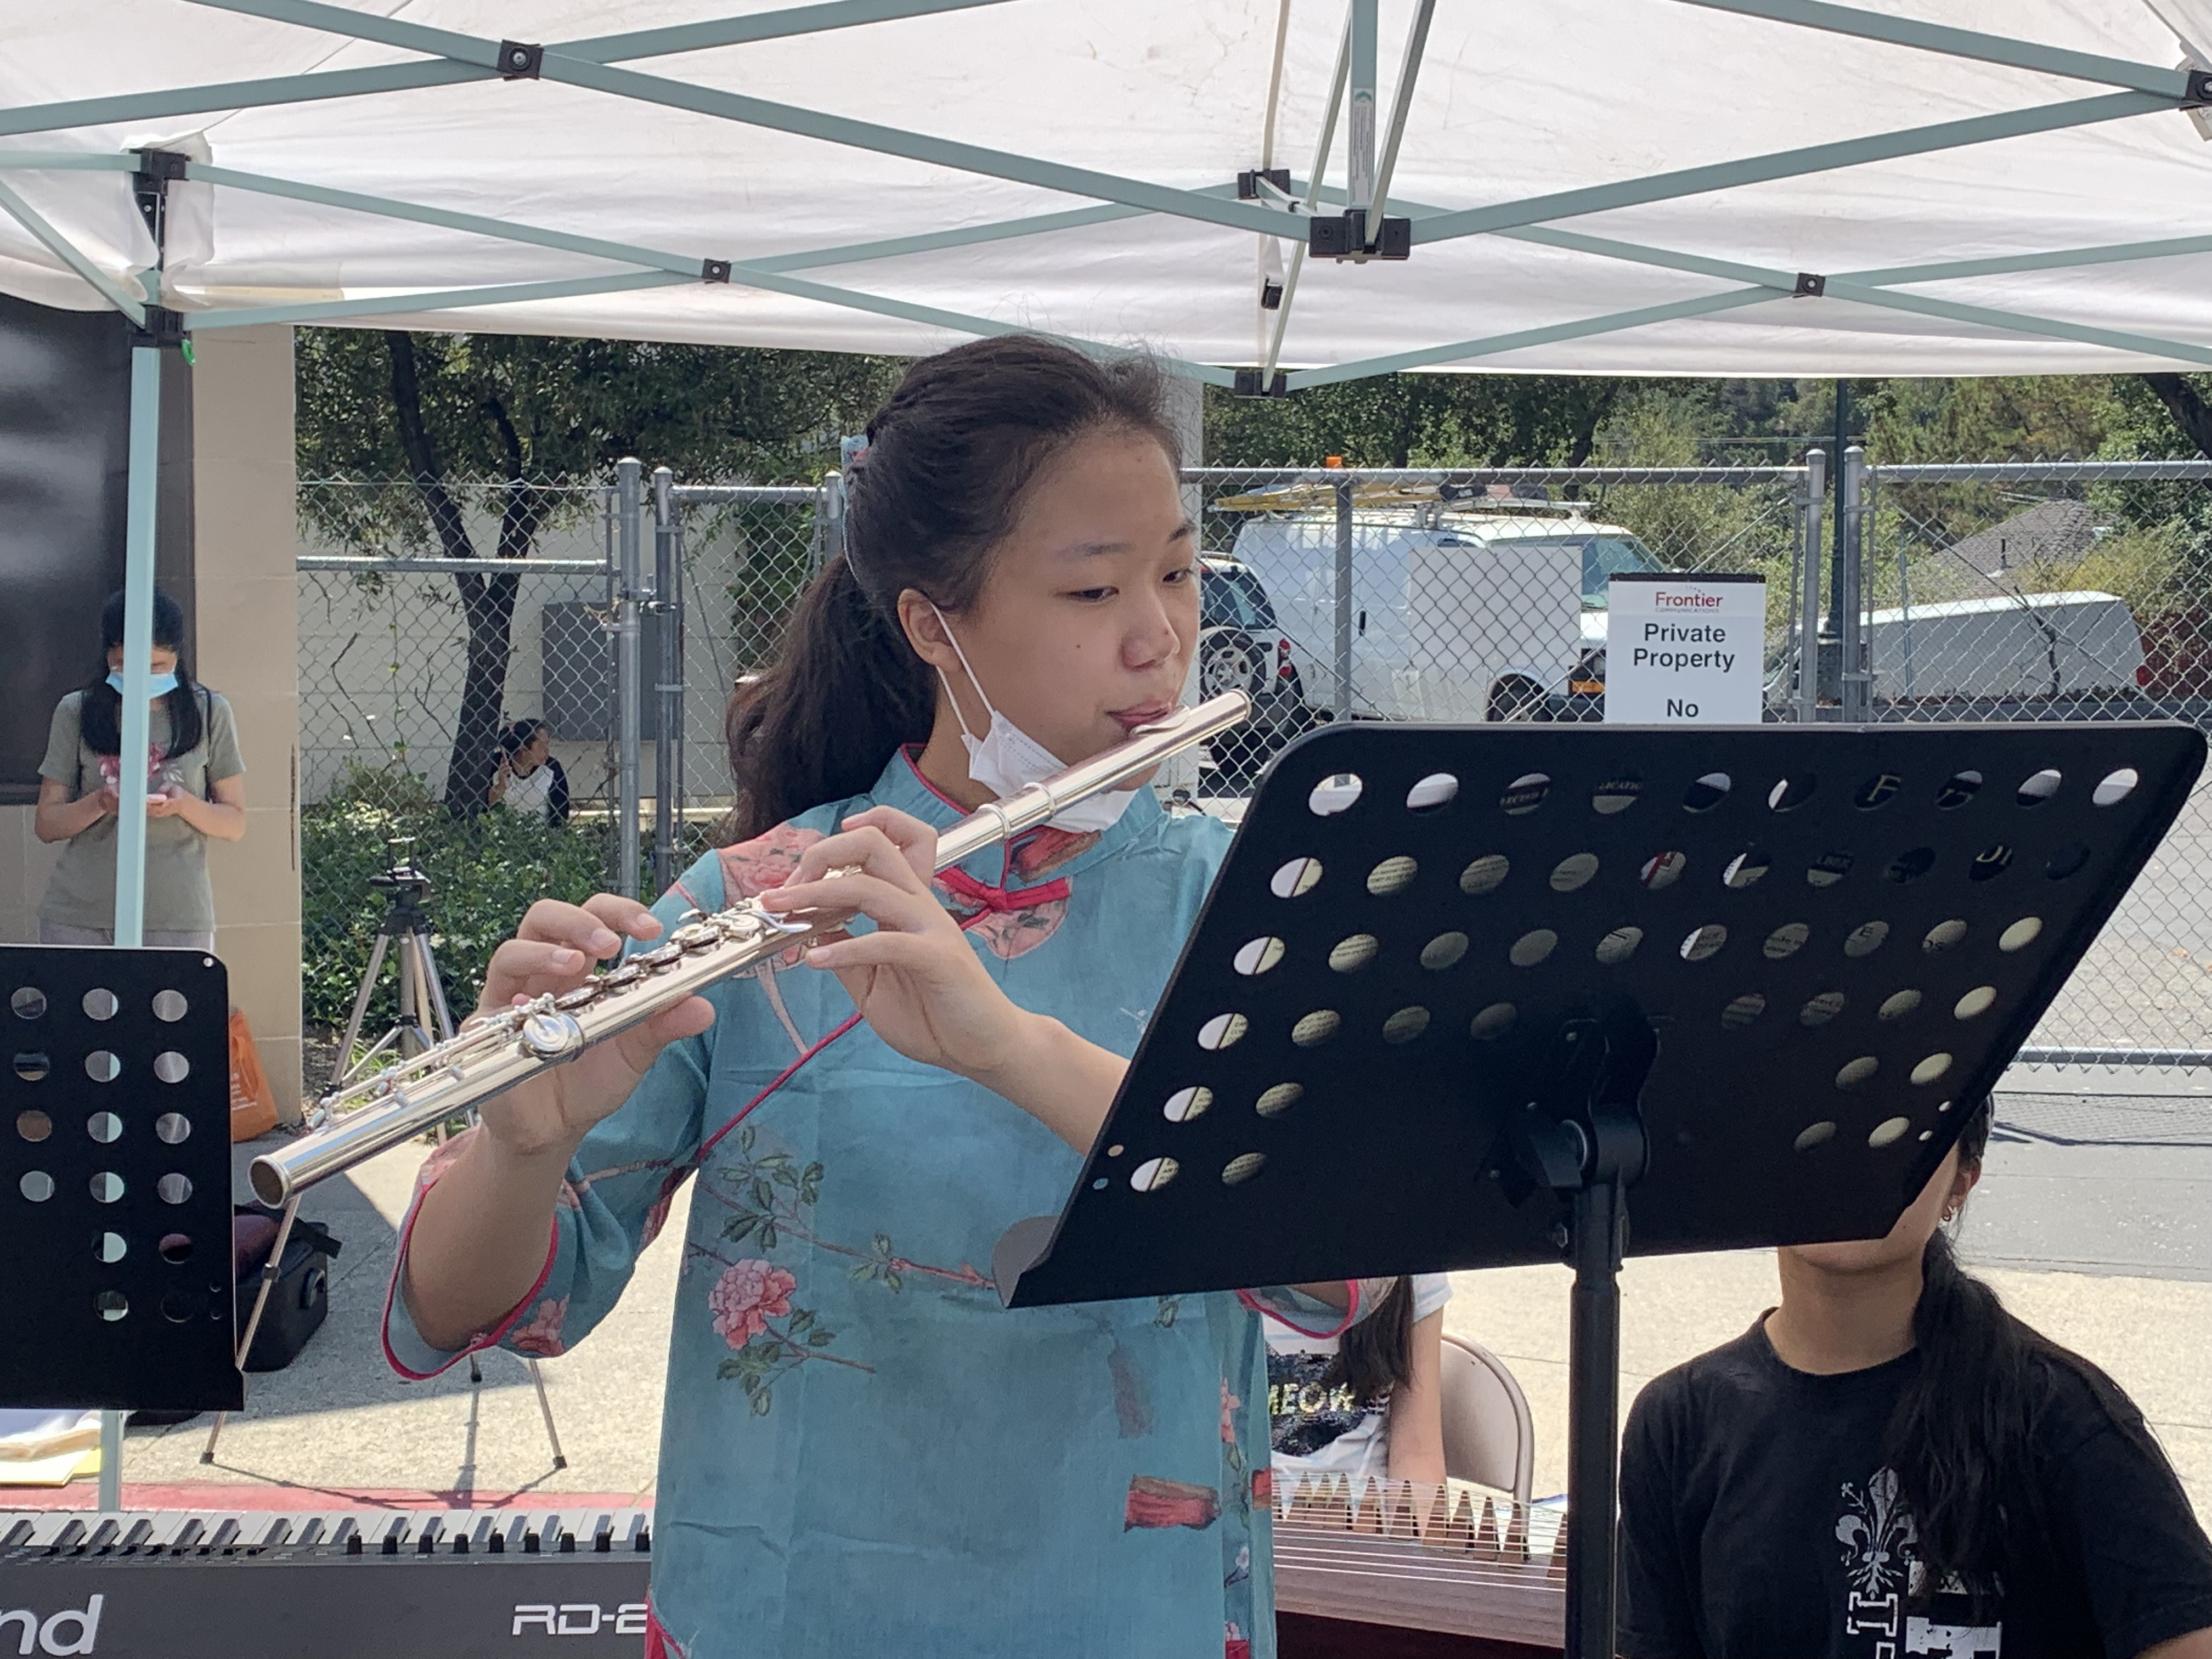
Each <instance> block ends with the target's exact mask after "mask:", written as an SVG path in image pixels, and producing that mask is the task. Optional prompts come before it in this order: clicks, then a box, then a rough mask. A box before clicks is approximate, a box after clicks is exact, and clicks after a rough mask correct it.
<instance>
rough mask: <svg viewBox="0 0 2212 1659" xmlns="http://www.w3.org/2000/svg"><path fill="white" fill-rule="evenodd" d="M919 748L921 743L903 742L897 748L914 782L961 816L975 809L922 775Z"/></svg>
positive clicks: (920, 748)
mask: <svg viewBox="0 0 2212 1659" xmlns="http://www.w3.org/2000/svg"><path fill="white" fill-rule="evenodd" d="M921 750H922V745H921V744H918V743H909V744H904V745H903V746H902V747H901V749H900V750H899V758H900V759H901V760H902V761H904V762H905V763H906V768H907V770H908V771H909V772H911V773H913V774H914V781H915V782H916V783H918V784H920V785H921V787H923V788H925V789H927V790H928V791H929V793H931V794H933V795H934V796H936V797H937V799H939V800H941V801H943V802H944V803H945V805H947V806H949V807H951V809H952V810H953V811H956V812H957V813H959V814H960V816H961V817H963V818H964V817H967V816H968V814H969V812H970V811H974V810H975V809H974V808H972V807H967V806H963V805H961V804H960V803H959V802H958V801H957V800H955V799H952V797H951V796H950V795H948V794H946V793H945V792H944V791H943V790H942V789H939V787H937V786H936V785H935V784H933V783H932V782H931V781H929V780H928V779H927V777H925V776H923V775H922V770H921Z"/></svg>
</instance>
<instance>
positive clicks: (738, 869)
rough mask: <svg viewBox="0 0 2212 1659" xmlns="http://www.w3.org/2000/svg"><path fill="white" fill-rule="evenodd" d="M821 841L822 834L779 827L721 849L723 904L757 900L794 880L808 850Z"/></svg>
mask: <svg viewBox="0 0 2212 1659" xmlns="http://www.w3.org/2000/svg"><path fill="white" fill-rule="evenodd" d="M821 839H822V832H821V831H820V830H819V829H795V828H793V826H792V825H790V824H788V823H780V824H778V825H777V826H776V827H775V829H771V830H769V832H768V833H767V834H766V835H764V836H754V837H753V838H752V839H751V840H750V841H743V842H738V844H737V845H736V846H735V847H725V848H723V849H722V855H721V856H722V902H723V903H725V904H735V903H736V902H738V900H739V899H749V898H758V897H759V896H761V895H762V894H763V893H765V892H768V891H769V890H771V889H773V888H777V887H781V886H782V885H783V884H784V883H785V882H787V881H788V880H790V879H791V872H793V871H794V870H796V869H797V868H799V860H800V858H802V857H803V856H805V852H806V849H807V848H810V847H811V846H813V845H814V843H815V842H817V841H820V840H821Z"/></svg>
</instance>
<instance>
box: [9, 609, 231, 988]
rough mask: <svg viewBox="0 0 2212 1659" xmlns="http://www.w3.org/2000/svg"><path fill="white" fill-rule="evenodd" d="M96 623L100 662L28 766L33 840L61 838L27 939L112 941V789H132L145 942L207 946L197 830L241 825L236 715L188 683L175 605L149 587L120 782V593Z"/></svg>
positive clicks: (210, 921)
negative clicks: (141, 799)
mask: <svg viewBox="0 0 2212 1659" xmlns="http://www.w3.org/2000/svg"><path fill="white" fill-rule="evenodd" d="M184 635H185V619H184V613H183V612H182V611H179V610H178V608H177V602H176V601H175V600H174V599H171V598H170V597H169V596H168V595H167V594H166V593H162V592H155V595H154V653H153V660H152V662H151V664H150V668H151V671H152V674H153V678H152V679H151V681H150V682H149V686H150V688H151V690H152V693H153V699H154V704H153V708H151V709H150V710H149V714H150V715H151V723H150V726H149V730H148V734H147V754H146V770H145V773H144V781H143V785H142V784H141V783H140V781H139V780H138V779H137V778H136V777H131V778H129V779H128V780H127V781H126V778H125V771H124V768H123V764H122V761H121V750H122V747H123V739H122V726H123V595H122V594H120V593H115V594H112V595H111V596H110V597H109V599H108V601H107V604H106V605H105V606H104V607H103V608H102V609H101V611H100V641H101V643H102V645H104V646H105V647H106V653H107V665H106V670H105V671H103V672H102V673H101V674H100V675H99V676H97V677H96V678H94V679H93V680H92V681H91V682H90V683H89V684H86V685H84V686H83V687H82V688H80V689H79V690H75V691H72V692H70V694H69V695H68V696H65V697H64V698H63V699H62V700H61V702H60V703H59V704H58V705H57V706H56V708H55V709H54V720H53V725H52V728H51V729H50V730H49V732H48V734H47V738H46V759H45V760H43V761H41V762H40V763H39V778H40V783H39V808H38V813H37V816H36V817H35V818H34V819H33V823H32V828H33V832H34V833H35V834H36V835H37V836H38V837H39V839H40V841H43V842H57V841H58V842H68V843H69V844H68V845H67V846H66V847H64V848H62V854H61V859H60V860H59V862H58V863H57V864H56V865H55V866H54V872H53V874H52V877H51V878H48V880H47V882H46V896H45V897H44V898H42V899H41V900H40V903H39V942H40V944H41V945H112V944H113V943H114V942H115V844H116V811H117V809H118V805H119V803H120V801H121V799H122V795H121V792H122V791H123V790H125V789H133V790H135V789H138V788H141V787H143V789H144V791H145V796H146V818H147V823H146V926H145V942H146V943H147V944H148V945H173V946H181V947H185V948H188V949H195V950H201V951H212V950H214V949H215V891H214V889H213V888H212V887H211V886H210V884H209V882H208V872H207V841H208V837H209V836H217V837H219V838H221V839H222V840H224V841H236V840H238V839H239V837H240V836H243V835H244V834H245V833H246V763H245V762H243V761H242V760H240V758H239V753H238V726H237V723H236V722H235V721H234V720H233V719H232V717H231V712H230V705H229V704H228V702H224V701H223V698H222V694H221V693H219V692H216V691H210V690H208V689H207V687H205V686H204V685H196V684H193V682H192V678H191V674H190V673H188V672H187V671H185V665H184V661H183V659H182V658H181V657H180V656H179V649H180V648H181V647H182V645H183V643H184ZM132 770H133V771H135V770H136V769H135V768H133V769H132Z"/></svg>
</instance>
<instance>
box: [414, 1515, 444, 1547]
mask: <svg viewBox="0 0 2212 1659" xmlns="http://www.w3.org/2000/svg"><path fill="white" fill-rule="evenodd" d="M445 1529H446V1522H445V1518H444V1517H443V1516H436V1515H433V1516H425V1517H424V1519H423V1521H422V1524H421V1525H420V1526H418V1527H417V1528H416V1529H415V1553H416V1554H417V1555H435V1554H436V1553H437V1552H438V1534H440V1533H441V1532H443V1531H444V1530H445Z"/></svg>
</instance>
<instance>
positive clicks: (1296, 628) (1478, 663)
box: [1235, 500, 1659, 721]
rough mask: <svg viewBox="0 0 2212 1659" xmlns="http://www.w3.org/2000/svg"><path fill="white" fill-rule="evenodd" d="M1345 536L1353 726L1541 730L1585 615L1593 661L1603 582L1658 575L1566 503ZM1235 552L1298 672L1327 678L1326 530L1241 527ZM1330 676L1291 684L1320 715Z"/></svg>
mask: <svg viewBox="0 0 2212 1659" xmlns="http://www.w3.org/2000/svg"><path fill="white" fill-rule="evenodd" d="M1352 535H1353V538H1354V540H1353V547H1352V665H1351V666H1352V674H1351V680H1352V684H1351V692H1352V697H1351V702H1352V714H1353V715H1354V716H1355V717H1357V718H1361V719H1370V720H1462V721H1464V720H1542V719H1546V718H1549V717H1551V716H1553V714H1556V713H1558V712H1559V710H1560V708H1562V706H1563V703H1564V701H1565V699H1567V698H1568V697H1569V696H1571V695H1573V694H1574V692H1575V691H1576V690H1577V685H1578V684H1579V683H1581V682H1583V680H1584V679H1585V676H1584V673H1583V670H1584V668H1585V667H1586V666H1587V665H1588V659H1589V654H1590V652H1589V636H1590V630H1589V626H1588V618H1589V612H1590V611H1591V610H1592V609H1593V608H1595V611H1596V617H1595V623H1596V627H1595V641H1596V647H1597V649H1598V652H1599V653H1600V654H1601V655H1602V652H1603V647H1604V640H1605V627H1604V613H1603V610H1602V607H1603V605H1604V604H1605V594H1606V583H1607V580H1610V578H1611V577H1612V575H1613V574H1614V572H1616V571H1619V570H1652V569H1657V568H1659V565H1658V562H1657V561H1656V559H1654V558H1653V557H1652V556H1651V554H1650V550H1648V549H1647V548H1645V547H1644V544H1643V543H1641V542H1640V541H1638V539H1637V538H1635V537H1634V536H1633V535H1632V534H1631V533H1630V532H1628V531H1626V530H1624V529H1622V528H1620V526H1615V525H1607V524H1601V523H1599V522H1596V521H1595V520H1591V519H1589V518H1588V517H1586V516H1585V515H1584V513H1583V510H1582V509H1581V507H1578V506H1576V505H1575V504H1572V503H1557V504H1554V503H1550V502H1541V501H1510V500H1507V501H1498V500H1485V501H1480V503H1479V504H1476V505H1473V506H1470V507H1461V508H1456V509H1451V510H1445V509H1441V508H1432V509H1427V510H1416V511H1412V512H1406V513H1388V514H1376V513H1364V514H1362V515H1361V517H1360V518H1359V519H1358V520H1357V521H1356V522H1355V524H1354V526H1353V530H1352ZM1235 551H1236V555H1237V558H1238V560H1239V561H1240V562H1242V563H1243V564H1244V565H1246V566H1248V567H1249V568H1250V569H1251V570H1252V571H1253V573H1254V574H1255V576H1257V578H1258V579H1259V580H1260V581H1261V583H1263V584H1264V585H1265V586H1266V589H1267V592H1269V593H1270V594H1271V595H1273V599H1274V603H1275V614H1276V615H1277V616H1278V617H1280V618H1281V619H1282V621H1283V623H1284V632H1285V635H1287V636H1288V637H1289V639H1290V641H1291V650H1292V653H1293V655H1294V658H1296V659H1301V664H1300V665H1301V666H1302V667H1304V668H1305V669H1307V670H1311V669H1313V668H1315V667H1323V668H1327V667H1331V666H1333V665H1334V661H1335V650H1336V640H1335V628H1336V526H1335V522H1334V518H1333V517H1324V516H1321V515H1310V516H1308V515H1302V516H1297V517H1271V518H1264V519H1255V520H1253V521H1252V522H1250V523H1248V524H1245V525H1243V526H1241V527H1240V528H1239V530H1238V532H1237V541H1236V544H1235ZM1600 672H1601V671H1600ZM1298 678H1299V679H1300V681H1301V683H1302V684H1307V685H1310V686H1314V687H1316V688H1317V689H1319V690H1321V692H1322V696H1321V697H1320V698H1319V700H1320V701H1322V702H1327V701H1328V698H1327V695H1326V691H1327V688H1328V687H1329V686H1330V685H1331V684H1333V682H1334V674H1333V672H1323V673H1318V674H1316V673H1314V672H1310V671H1306V672H1301V673H1300V674H1299V675H1298ZM1596 689H1598V690H1601V682H1600V684H1599V685H1598V687H1597V688H1596Z"/></svg>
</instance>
